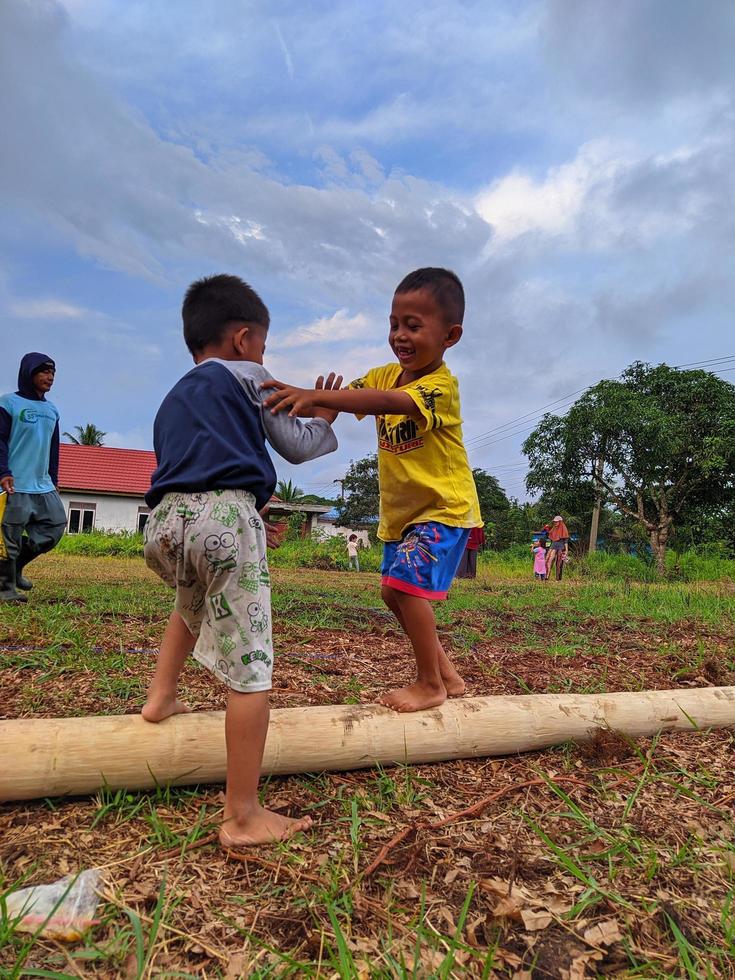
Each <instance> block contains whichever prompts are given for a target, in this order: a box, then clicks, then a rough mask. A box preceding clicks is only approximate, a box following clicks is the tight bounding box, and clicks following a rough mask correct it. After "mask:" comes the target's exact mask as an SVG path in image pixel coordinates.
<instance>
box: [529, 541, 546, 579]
mask: <svg viewBox="0 0 735 980" xmlns="http://www.w3.org/2000/svg"><path fill="white" fill-rule="evenodd" d="M531 551H532V552H533V574H534V576H535V577H536V578H539V579H541V580H542V581H546V548H544V546H543V545H541V544H539V543H538V541H535V542H534V543H533V544H532V545H531Z"/></svg>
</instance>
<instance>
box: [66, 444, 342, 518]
mask: <svg viewBox="0 0 735 980" xmlns="http://www.w3.org/2000/svg"><path fill="white" fill-rule="evenodd" d="M155 468H156V455H155V453H152V452H150V451H149V450H145V449H114V448H112V447H111V446H76V445H73V444H69V443H62V444H61V446H59V495H60V496H61V500H62V502H63V504H64V508H65V510H66V516H67V522H66V529H67V531H68V533H69V534H79V533H80V532H83V531H91V530H95V529H96V530H99V531H142V530H143V528H144V527H145V523H146V521H147V520H148V515H149V513H150V509H149V508H148V507H147V506H146V502H145V493H146V492H147V490H148V488H149V487H150V485H151V476H152V474H153V471H154V470H155ZM328 510H329V507H328V506H324V505H323V504H307V503H286V502H285V501H282V500H279V499H278V497H275V496H274V497H271V503H270V509H269V511H268V520H269V521H270V522H271V523H274V524H275V523H281V522H283V521H286V520H287V519H288V518H289V517H290V515H291V514H293V513H302V514H305V515H306V521H305V522H304V525H303V527H302V532H301V533H302V535H303V536H304V537H308V536H309V535H311V534H312V533H313V530H314V525H315V521H316V519H317V518H318V517H319V515H320V514H324V513H326V512H327V511H328Z"/></svg>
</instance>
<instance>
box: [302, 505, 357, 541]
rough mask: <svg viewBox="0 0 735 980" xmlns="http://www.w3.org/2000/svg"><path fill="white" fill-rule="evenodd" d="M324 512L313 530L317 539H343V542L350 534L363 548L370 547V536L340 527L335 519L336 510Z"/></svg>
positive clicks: (336, 518) (349, 528)
mask: <svg viewBox="0 0 735 980" xmlns="http://www.w3.org/2000/svg"><path fill="white" fill-rule="evenodd" d="M325 510H326V513H324V514H320V515H319V517H318V518H317V523H316V527H315V528H314V533H315V534H316V535H317V536H318V537H324V538H336V537H343V538H344V539H345V541H346V540H347V538H349V536H350V535H351V534H356V535H357V540H358V541H359V542H360V544H361V545H362V547H363V548H369V547H370V536H369V535H368V532H367V531H365V530H355V531H353V530H352V528H351V527H342V526H341V525H340V524H339V523H338V520H339V518H338V517H337V511H336V509H332V510H327V509H326V508H325Z"/></svg>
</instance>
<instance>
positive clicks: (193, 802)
mask: <svg viewBox="0 0 735 980" xmlns="http://www.w3.org/2000/svg"><path fill="white" fill-rule="evenodd" d="M524 567H525V566H524ZM526 572H527V568H526V569H525V571H524V572H523V576H521V575H520V574H515V573H513V574H509V573H507V571H501V572H497V571H496V569H495V568H494V566H493V565H492V564H488V563H486V562H483V563H481V567H480V572H479V576H478V579H477V580H476V581H474V582H464V581H463V582H459V583H457V586H456V587H455V588H454V589H453V590H452V595H451V597H450V599H449V601H448V602H446V603H444V604H442V605H441V606H439V607H437V613H438V618H439V623H440V631H441V635H442V638H443V641H444V642H445V643H446V644H447V646H448V647H449V648H450V649H451V651H452V655H453V657H454V659H455V660H456V662H457V664H458V665H459V666H460V669H461V670H462V672H463V673H464V674H465V676H466V677H467V679H468V683H469V684H470V691H471V693H475V694H480V693H482V694H484V693H498V694H500V693H505V694H510V693H516V694H520V693H537V692H539V691H566V690H569V691H578V692H587V693H594V692H598V691H605V690H613V689H622V688H625V689H641V688H646V687H675V686H677V685H687V686H690V685H692V684H695V685H698V686H702V685H704V684H708V683H733V680H734V679H735V650H734V649H733V644H732V635H733V628H734V627H735V594H734V593H733V591H732V587H731V585H730V584H729V583H728V582H727V581H723V582H698V583H687V582H683V581H667V582H663V583H650V582H644V581H641V582H636V581H633V580H625V579H624V578H620V579H617V578H608V579H603V580H597V579H595V578H593V577H589V576H581V575H579V576H577V575H572V576H571V577H570V578H569V579H568V580H565V582H563V583H562V585H561V587H559V586H557V585H556V584H555V583H549V584H547V585H538V584H537V583H535V582H534V581H533V580H529V579H528V577H527V575H526ZM37 575H38V578H37V584H36V589H35V590H34V592H33V593H32V594H31V601H30V602H29V603H28V604H27V605H26V606H23V607H20V606H18V607H15V606H12V607H11V606H6V607H3V608H2V609H0V626H1V628H2V634H1V635H2V640H0V643H1V644H2V647H3V649H2V651H0V656H1V657H2V667H1V668H0V669H2V681H3V683H2V685H0V713H2V714H3V715H4V716H6V717H15V716H17V715H20V714H24V715H27V716H34V715H61V714H66V715H74V714H90V713H97V712H105V713H115V712H132V711H136V710H137V707H138V705H139V703H140V700H141V698H142V696H143V692H144V690H145V687H146V684H147V682H148V679H149V678H150V676H151V673H152V670H153V665H154V663H155V656H154V652H155V650H156V648H157V644H158V642H159V641H160V636H161V633H162V630H163V626H164V624H165V621H166V619H167V616H168V613H169V611H170V607H171V593H170V591H169V590H168V589H166V588H165V586H163V585H162V584H161V583H159V582H158V581H157V580H156V579H155V577H154V576H153V575H151V573H150V572H148V571H147V570H146V569H145V567H144V565H143V563H142V561H141V560H140V558H136V557H125V556H118V557H114V556H113V557H105V558H103V559H100V558H96V557H94V556H89V555H67V554H63V553H58V552H56V553H54V554H53V555H50V556H48V557H47V558H46V559H44V560H43V562H39V565H38V573H37ZM273 611H274V627H275V646H276V650H277V661H276V673H275V680H276V687H275V689H274V692H273V703H274V705H275V706H277V707H278V706H287V705H297V704H309V703H311V704H314V703H358V702H360V701H363V700H371V699H372V698H374V696H375V694H376V693H377V691H379V690H381V689H383V688H384V686H385V685H386V684H389V683H398V682H402V681H404V680H405V679H406V678H407V677H408V676H410V661H409V658H408V652H407V649H406V645H405V641H404V640H403V638H402V636H401V635H400V632H399V631H398V630H397V628H396V624H395V623H394V622H393V621H392V619H391V618H390V616H389V615H387V614H386V612H385V610H384V609H383V607H382V604H381V601H380V597H379V590H378V580H377V576H376V575H375V574H371V573H364V574H346V573H344V574H343V573H341V572H339V573H337V574H335V573H334V572H333V571H329V570H327V569H320V568H309V569H306V570H305V569H303V568H301V567H293V568H290V567H287V568H279V567H276V568H274V592H273ZM279 684H280V685H282V686H279ZM183 686H184V694H185V696H186V697H187V698H188V699H189V700H190V701H191V703H192V704H193V705H194V706H195V707H197V708H217V707H222V705H223V697H222V692H221V691H219V689H218V688H216V686H213V685H212V683H211V681H210V678H209V676H208V675H207V674H206V673H205V672H204V671H203V670H201V669H200V668H199V667H198V666H197V665H196V664H193V663H191V664H189V665H188V666H187V667H186V670H185V672H184V676H183ZM734 749H735V743H734V742H733V740H732V736H731V735H729V734H728V733H726V732H708V731H698V730H695V729H693V730H692V731H691V732H686V733H681V734H677V735H663V736H661V737H660V738H658V739H646V740H624V739H617V740H615V739H612V740H611V741H610V742H609V743H608V742H605V741H604V740H603V741H602V742H600V744H597V743H593V745H592V746H590V747H589V748H588V749H584V750H583V749H581V748H580V747H579V746H577V745H575V744H573V743H568V744H566V745H563V746H559V747H557V748H555V749H550V750H548V751H546V752H543V753H534V754H531V755H528V756H525V757H519V758H516V757H511V758H507V759H493V760H489V759H475V760H463V761H457V762H448V763H443V764H441V765H434V766H428V765H427V766H411V765H403V766H398V767H395V768H393V769H380V768H378V769H373V770H365V771H361V772H355V773H321V774H305V775H302V776H296V777H291V778H288V779H269V780H264V782H263V786H262V793H263V797H264V799H265V800H266V802H267V803H268V804H269V805H271V806H274V807H275V808H277V809H282V810H287V811H288V810H290V811H293V812H305V813H310V814H311V815H312V816H313V817H314V819H315V820H316V822H317V829H316V830H315V831H314V832H312V833H310V834H308V835H301V836H300V837H299V838H297V839H295V840H293V841H289V842H287V843H285V844H281V845H277V846H274V847H270V848H263V849H261V850H260V851H258V852H257V853H256V854H254V855H253V857H252V858H251V860H250V861H249V862H248V863H247V864H246V865H242V864H237V863H235V862H232V861H228V860H227V859H226V858H224V857H223V855H222V854H221V853H220V852H219V851H218V850H217V849H216V848H215V847H213V846H212V845H207V844H205V843H204V842H206V841H207V840H208V839H209V838H210V836H211V835H212V833H213V832H214V831H215V830H216V829H217V827H218V825H219V821H220V819H221V809H222V800H221V796H220V788H218V787H186V788H176V789H172V788H168V787H164V786H162V787H159V788H157V789H156V790H153V791H149V792H134V791H131V792H126V791H124V790H112V789H103V790H101V791H100V792H99V793H98V794H97V796H96V797H95V798H93V799H92V798H90V799H81V800H64V799H55V800H46V801H37V802H31V803H27V804H14V805H6V806H4V807H2V808H0V975H1V976H3V977H5V976H7V977H21V976H47V977H75V976H80V975H82V976H85V977H86V976H89V977H100V978H102V977H109V976H131V977H139V978H141V980H142V978H147V977H196V978H199V977H201V978H204V977H207V978H209V977H213V978H222V980H224V978H226V977H227V978H232V977H237V976H248V977H263V978H265V977H268V978H270V977H299V978H300V977H308V978H315V980H316V978H327V977H334V976H338V977H355V978H360V980H362V978H371V980H372V978H376V980H383V978H385V980H387V978H393V977H402V978H422V980H423V978H431V980H433V978H453V977H465V976H468V977H475V976H477V977H488V978H490V977H500V978H505V977H508V978H510V977H512V976H514V975H523V971H526V974H527V975H529V976H533V977H534V978H535V977H539V978H544V977H556V976H562V975H564V972H565V971H566V972H567V973H568V972H569V971H570V970H571V968H572V964H573V962H574V961H575V958H576V960H577V961H579V962H580V963H583V964H584V968H585V970H586V971H587V975H588V976H590V977H594V976H603V975H605V976H607V975H614V976H620V977H625V978H633V977H639V978H654V977H655V978H668V977H672V978H673V977H682V976H683V977H713V978H715V977H717V978H720V977H721V978H726V977H729V976H732V964H733V962H735V821H734V820H733V815H732V806H733V802H734V801H735V796H733V791H732V755H733V750H734ZM529 780H531V781H534V780H535V783H534V785H533V787H532V788H528V789H525V790H524V789H518V787H523V786H524V785H525V784H526V783H528V782H529ZM499 790H503V791H504V792H505V793H506V795H504V796H503V797H502V798H501V799H499V800H498V801H497V802H495V803H492V804H489V805H488V806H487V807H486V808H485V809H484V810H482V811H480V812H478V813H477V814H474V815H472V816H471V817H468V818H463V819H461V820H456V821H454V822H450V823H449V824H447V825H446V826H444V827H442V828H440V829H437V830H430V829H428V825H429V824H431V823H432V822H434V821H438V820H441V819H442V818H445V817H447V816H451V815H452V814H456V813H458V812H459V811H461V810H463V809H464V808H465V807H468V806H471V805H473V804H475V803H477V801H478V800H481V799H483V798H489V797H492V796H494V795H496V794H497V793H498V791H499ZM403 831H405V832H406V836H405V837H404V839H403V840H402V842H401V843H400V844H399V845H397V846H395V847H394V848H393V849H392V850H390V851H389V852H388V853H387V855H386V858H385V860H384V861H383V863H382V864H381V865H380V866H379V867H378V868H377V870H376V871H375V872H373V873H372V874H370V875H366V874H365V871H366V869H368V867H369V865H370V864H371V862H373V861H374V860H375V859H376V857H377V856H378V855H379V854H380V853H381V849H383V848H384V847H385V846H386V845H388V844H389V842H390V841H391V839H392V838H394V837H395V835H396V834H398V833H399V832H403ZM95 865H97V866H101V867H103V869H104V874H105V878H106V881H107V885H106V888H105V893H104V898H103V902H102V904H101V907H100V910H99V918H100V920H101V921H100V925H99V926H97V927H95V928H94V929H93V930H92V931H91V932H90V933H89V934H87V935H86V936H85V938H84V940H83V941H81V942H80V943H78V944H75V945H74V946H70V947H68V948H66V949H62V948H61V947H60V946H59V945H57V944H54V943H51V942H48V941H46V940H43V939H41V938H40V937H38V936H36V937H33V936H23V935H22V934H18V933H15V932H14V931H13V930H12V928H11V925H12V924H11V923H10V922H9V921H8V917H7V914H6V912H5V911H4V908H5V907H4V905H3V898H2V896H3V895H4V894H6V893H7V892H8V891H9V890H11V889H15V888H19V887H23V886H24V885H25V884H33V883H39V882H45V881H52V880H54V879H56V878H59V877H61V875H62V874H66V873H70V872H74V871H76V870H81V869H82V868H84V867H90V866H95ZM524 915H525V916H526V919H528V922H529V923H530V925H528V927H527V924H526V919H524ZM538 916H541V918H542V920H543V922H545V923H546V924H545V925H543V926H542V927H540V928H539V927H538V926H537V925H534V921H533V920H534V917H538ZM547 920H548V921H547ZM610 922H613V923H614V924H615V926H616V928H617V929H618V930H619V935H620V939H615V940H614V941H610V942H609V943H607V944H605V943H599V942H598V943H596V944H595V943H592V942H591V941H588V940H586V939H585V938H584V937H585V935H586V933H587V931H588V930H589V929H590V928H592V927H594V926H596V925H600V924H603V925H604V924H605V923H608V924H609V923H610ZM531 926H534V928H531ZM610 928H612V927H610ZM594 957H597V958H594ZM579 969H581V967H579V968H578V971H577V972H578V975H581V974H579Z"/></svg>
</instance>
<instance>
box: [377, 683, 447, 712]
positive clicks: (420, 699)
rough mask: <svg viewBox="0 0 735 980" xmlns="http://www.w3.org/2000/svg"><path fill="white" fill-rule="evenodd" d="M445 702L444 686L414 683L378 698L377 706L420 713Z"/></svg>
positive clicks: (445, 691) (445, 692)
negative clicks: (381, 705) (382, 705)
mask: <svg viewBox="0 0 735 980" xmlns="http://www.w3.org/2000/svg"><path fill="white" fill-rule="evenodd" d="M446 700H447V689H446V688H445V687H444V684H441V685H440V686H438V687H437V686H436V685H433V684H423V683H421V682H420V681H416V682H415V683H414V684H409V686H408V687H399V688H396V690H395V691H388V693H387V694H383V695H382V696H381V697H379V698H378V704H384V705H385V706H386V708H392V709H393V710H394V711H421V710H422V709H423V708H436V707H437V705H439V704H443V703H444V702H445V701H446Z"/></svg>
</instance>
